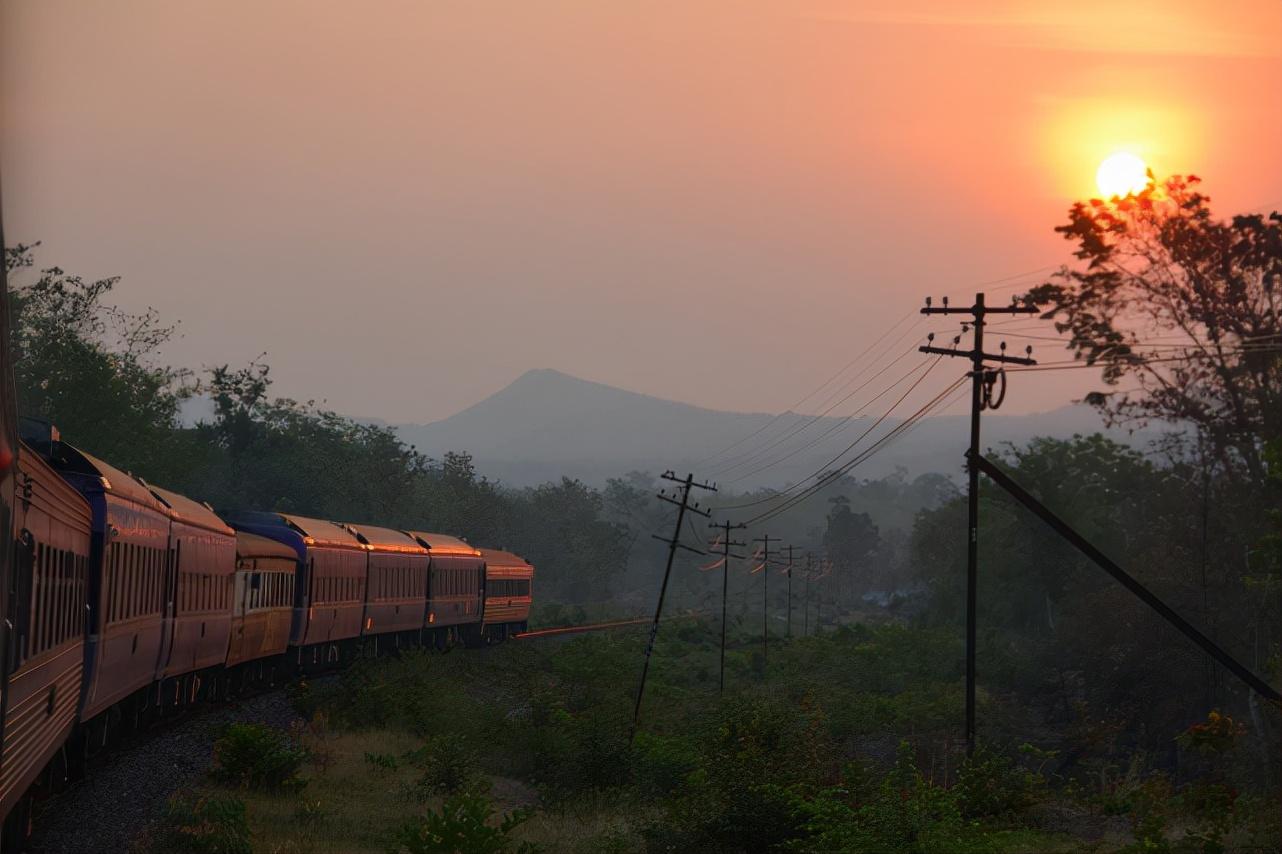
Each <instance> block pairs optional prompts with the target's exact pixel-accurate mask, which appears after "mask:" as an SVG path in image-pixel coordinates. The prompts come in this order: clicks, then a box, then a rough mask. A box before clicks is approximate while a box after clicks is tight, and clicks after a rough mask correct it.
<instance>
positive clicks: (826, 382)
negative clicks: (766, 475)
mask: <svg viewBox="0 0 1282 854" xmlns="http://www.w3.org/2000/svg"><path fill="white" fill-rule="evenodd" d="M912 316H913V312H911V311H910V312H908V313H907V314H905V315H904V316H903V317H901V318H899V320H897V321H895V322H894V324H892V325H891V327H890V328H889V329H887V330H886V331H885V332H883V333H881V335H879V336H877V338H876V340H874V341H873V342H872V343H871V344H869V345H868V346H867V347H866V348H864V350H863V351H862V352H860V353H859V355H857V356H855V357H854V358H853V359H851V360H850V361H849V362H847V363H846V364H845V365H844V366H842V368H841V370H839V371H837V372H836V373H835V374H833V375H832V376H831V377H829V378H828V379H826V380H824V381H823V382H822V383H821V384H820V385H819V386H818V387H817V388H815V389H814V390H813V391H811V392H810V393H809V394H807V395H806V396H805V397H803V398H801V400H799V401H797V402H796V403H794V404H793V405H792V406H790V407H788V409H789V410H794V409H797V408H798V407H800V406H801V405H803V404H804V403H805V402H806V401H807V400H809V399H810V398H812V397H814V396H815V395H816V394H818V393H819V392H820V391H822V390H823V389H824V388H826V387H827V386H828V385H829V384H831V383H832V382H833V381H835V380H836V379H837V378H838V377H840V376H841V375H842V374H844V373H845V372H846V371H848V370H849V369H850V368H851V367H852V366H854V365H855V364H856V363H857V362H859V360H860V359H862V358H863V357H864V356H866V355H867V354H868V353H869V352H871V351H872V349H873V348H874V347H876V346H877V345H878V344H880V343H881V342H882V341H883V340H885V339H886V338H887V337H888V336H889V335H890V334H891V333H892V332H893V331H894V330H895V329H896V328H897V327H898V326H899V325H900V324H902V323H903V322H904V321H905V320H908V319H909V318H910V317H912ZM785 414H786V412H780V413H778V414H776V415H774V416H772V417H771V418H770V419H769V420H768V421H766V423H765V424H763V425H761V426H760V427H758V428H757V429H756V430H754V431H753V432H751V433H749V434H748V435H746V436H744V437H743V438H741V439H738V440H736V441H734V442H732V443H730V444H729V445H727V446H725V447H724V448H722V449H721V450H719V451H716V452H715V453H713V454H712V455H711V456H707V457H704V458H702V459H700V460H698V461H697V462H696V463H695V467H696V468H698V467H702V466H705V465H707V464H709V463H711V462H712V461H713V460H715V459H717V458H718V457H720V456H722V455H723V454H725V453H726V452H727V451H729V450H731V449H732V448H736V447H738V446H739V445H741V444H743V443H744V442H746V441H748V440H749V439H752V438H755V437H756V436H759V435H761V433H763V432H764V431H765V430H767V429H768V428H769V427H770V426H771V425H773V424H774V423H775V422H777V421H778V420H779V419H780V418H782V417H783V416H784V415H785Z"/></svg>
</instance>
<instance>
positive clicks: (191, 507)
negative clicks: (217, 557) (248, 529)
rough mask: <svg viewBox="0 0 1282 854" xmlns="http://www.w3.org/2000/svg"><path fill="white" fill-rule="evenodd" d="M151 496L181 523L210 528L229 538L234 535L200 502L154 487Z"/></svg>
mask: <svg viewBox="0 0 1282 854" xmlns="http://www.w3.org/2000/svg"><path fill="white" fill-rule="evenodd" d="M151 494H152V495H154V496H156V497H157V498H158V499H160V502H161V503H162V504H164V505H165V506H166V507H168V508H169V515H170V516H172V517H173V518H174V519H177V520H178V521H180V522H186V523H187V524H189V525H199V526H200V527H202V528H208V529H209V530H211V531H217V532H218V533H220V534H226V535H228V536H231V535H232V534H233V533H234V532H233V531H232V529H231V528H230V527H229V526H228V525H227V523H226V522H224V521H223V520H222V519H220V518H219V517H218V514H217V513H215V512H214V511H213V510H210V509H209V508H208V507H206V506H205V505H204V504H201V503H200V502H198V501H193V500H192V499H190V498H188V497H187V496H185V495H181V494H179V493H177V492H171V491H170V490H168V489H161V488H160V487H159V486H153V487H152V488H151Z"/></svg>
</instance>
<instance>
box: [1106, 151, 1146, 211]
mask: <svg viewBox="0 0 1282 854" xmlns="http://www.w3.org/2000/svg"><path fill="white" fill-rule="evenodd" d="M1095 184H1096V186H1098V187H1099V191H1100V193H1101V194H1103V196H1104V198H1106V199H1111V198H1113V197H1114V196H1129V195H1131V194H1132V193H1138V192H1140V191H1142V190H1143V189H1144V188H1145V187H1147V186H1148V184H1149V177H1148V166H1147V165H1146V164H1145V163H1144V161H1143V160H1141V159H1140V158H1139V157H1137V156H1136V155H1134V154H1131V153H1130V152H1129V151H1119V152H1117V153H1116V154H1110V155H1109V156H1108V157H1105V158H1104V162H1103V163H1101V164H1100V165H1099V171H1097V172H1096V173H1095Z"/></svg>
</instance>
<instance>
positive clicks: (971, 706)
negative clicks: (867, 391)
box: [919, 293, 1038, 756]
mask: <svg viewBox="0 0 1282 854" xmlns="http://www.w3.org/2000/svg"><path fill="white" fill-rule="evenodd" d="M930 302H931V301H930V297H927V298H926V305H925V307H924V308H923V309H922V310H921V313H922V314H969V315H970V316H971V320H970V323H969V324H966V323H963V324H962V331H963V332H965V331H966V328H967V326H968V325H969V326H971V327H972V328H973V329H974V335H973V339H972V346H971V349H970V350H969V351H960V350H958V349H957V345H959V344H960V343H961V336H960V335H958V336H957V337H955V338H954V339H953V346H952V349H945V348H943V347H933V346H926V347H921V348H919V349H920V350H921V352H923V353H935V354H938V355H941V356H957V357H962V358H968V359H970V363H971V375H970V376H971V386H970V449H969V450H968V451H967V452H966V472H967V477H968V486H967V523H966V524H967V535H966V755H967V756H973V755H974V754H975V611H976V587H977V582H978V577H979V465H978V463H979V413H980V412H981V411H982V410H984V409H996V408H997V407H999V406H1001V404H1002V400H1004V399H1005V397H1006V373H1005V371H1000V372H999V371H994V370H990V369H989V368H987V367H986V364H985V363H986V362H998V363H1003V364H1015V365H1035V364H1037V363H1036V362H1035V361H1033V360H1032V359H1031V358H1023V357H1018V356H1007V355H1006V352H1005V351H1006V343H1005V342H1002V345H1001V349H1002V352H1001V353H998V354H992V353H985V352H984V325H985V322H986V321H985V318H986V317H987V316H988V315H990V314H1037V312H1038V309H1037V307H1036V306H1034V305H1030V304H1023V305H1021V304H1019V303H1018V302H1017V301H1016V300H1015V299H1014V298H1012V299H1011V304H1010V305H1009V306H1001V307H990V306H987V305H985V304H984V295H983V293H977V294H975V304H974V305H972V306H968V307H954V306H949V305H948V297H944V299H943V305H942V306H940V307H932V306H931V304H930ZM934 337H935V334H934V333H933V332H932V333H931V334H930V340H932V341H933V340H934ZM1032 351H1033V348H1032V347H1029V348H1028V349H1027V352H1028V353H1030V354H1031V353H1032ZM999 378H1000V380H1001V384H1002V385H1001V394H1000V396H999V397H998V398H997V399H996V400H995V401H994V400H993V389H994V388H995V387H996V384H997V381H998V379H999Z"/></svg>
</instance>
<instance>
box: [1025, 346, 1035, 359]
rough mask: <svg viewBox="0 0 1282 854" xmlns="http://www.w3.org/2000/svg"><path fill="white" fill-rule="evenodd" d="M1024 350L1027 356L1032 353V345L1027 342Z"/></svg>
mask: <svg viewBox="0 0 1282 854" xmlns="http://www.w3.org/2000/svg"><path fill="white" fill-rule="evenodd" d="M1024 352H1025V353H1026V354H1028V355H1029V356H1031V355H1033V345H1032V344H1029V345H1028V346H1027V347H1025V348H1024Z"/></svg>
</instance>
